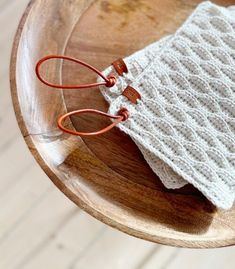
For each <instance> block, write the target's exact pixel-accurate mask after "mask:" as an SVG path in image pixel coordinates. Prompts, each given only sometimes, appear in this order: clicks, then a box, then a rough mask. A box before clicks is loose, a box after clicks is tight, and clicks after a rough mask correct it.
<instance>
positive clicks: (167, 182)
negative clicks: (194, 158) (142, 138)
mask: <svg viewBox="0 0 235 269" xmlns="http://www.w3.org/2000/svg"><path fill="white" fill-rule="evenodd" d="M169 40H170V37H169V36H167V37H164V38H162V39H161V40H160V41H158V42H155V43H153V44H151V45H149V46H147V47H146V48H144V49H142V50H139V51H137V52H135V53H134V54H132V55H131V56H128V57H126V58H125V59H124V61H125V64H126V65H127V68H128V74H123V76H119V75H118V74H117V72H116V71H115V69H114V67H113V66H110V67H108V68H107V69H106V70H104V71H103V72H102V73H103V74H104V75H105V76H106V77H108V76H109V75H111V74H114V75H115V76H116V78H117V83H116V84H115V85H114V86H113V87H112V88H109V89H107V88H106V87H100V89H101V92H102V94H103V96H104V97H105V99H106V100H107V101H108V102H109V103H111V102H112V101H114V100H115V99H116V98H117V97H118V96H119V95H120V94H121V93H122V90H123V89H125V88H126V87H127V85H128V84H130V83H131V82H133V81H134V79H135V78H137V77H138V76H139V75H140V74H141V73H142V72H143V71H144V70H145V68H146V67H147V66H148V65H149V64H151V62H152V61H153V59H154V58H155V57H156V56H157V55H158V53H159V52H160V50H161V49H162V48H163V47H164V46H165V45H166V44H167V42H168V41H169ZM98 81H99V82H101V81H102V78H100V77H99V78H98ZM134 141H135V140H134ZM135 143H136V144H137V146H138V147H139V149H140V151H141V152H142V154H143V156H144V158H145V160H146V161H147V163H148V164H149V166H150V167H151V168H152V170H153V171H154V172H155V173H156V174H157V175H158V177H159V178H160V180H161V181H162V183H163V185H164V186H165V187H166V188H168V189H177V188H181V187H183V186H184V185H186V184H187V183H188V182H187V181H185V180H184V179H183V178H182V177H181V176H179V175H178V174H177V173H175V172H174V171H173V169H172V168H171V167H170V166H169V165H167V164H166V163H165V162H163V161H162V160H161V159H159V158H158V157H157V156H156V155H155V154H153V153H152V152H150V151H149V150H146V148H144V147H142V146H141V144H139V143H138V141H135Z"/></svg>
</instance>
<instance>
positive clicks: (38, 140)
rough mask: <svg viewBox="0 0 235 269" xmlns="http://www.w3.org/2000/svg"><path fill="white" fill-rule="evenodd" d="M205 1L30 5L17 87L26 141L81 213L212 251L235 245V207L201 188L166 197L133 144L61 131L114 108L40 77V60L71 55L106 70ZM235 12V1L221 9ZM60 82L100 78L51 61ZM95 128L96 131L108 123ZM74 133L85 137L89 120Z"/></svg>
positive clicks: (16, 52)
mask: <svg viewBox="0 0 235 269" xmlns="http://www.w3.org/2000/svg"><path fill="white" fill-rule="evenodd" d="M199 2H200V1H196V0H191V1H186V0H185V1H184V0H177V1H175V0H165V1H162V0H157V1H153V0H142V1H141V0H138V1H127V0H122V1H117V0H109V1H101V0H98V1H91V0H89V1H85V0H71V1H69V3H68V2H67V1H63V0H58V1H53V0H50V1H46V0H35V1H32V2H31V3H30V5H29V6H28V8H27V10H26V12H25V15H24V16H23V18H22V20H21V23H20V25H19V29H18V32H17V35H16V38H15V43H14V47H13V51H12V61H11V88H12V99H13V102H14V107H15V112H16V116H17V120H18V123H19V126H20V128H21V131H22V134H23V136H24V138H25V140H26V142H27V144H28V146H29V148H30V150H31V152H32V153H33V155H34V157H35V158H36V160H37V161H38V163H39V164H40V165H41V167H42V168H43V169H44V171H45V172H46V173H47V175H48V176H49V177H50V179H51V180H52V181H53V182H54V183H55V184H56V185H57V187H58V188H59V189H60V190H61V191H62V192H64V193H65V194H66V195H67V196H68V197H69V198H70V199H71V200H72V201H74V202H75V203H76V204H77V205H78V206H79V207H81V208H83V209H84V210H85V211H87V212H88V213H90V214H91V215H93V216H94V217H96V218H97V219H99V220H101V221H103V222H105V223H107V224H108V225H111V226H112V227H115V228H117V229H119V230H121V231H124V232H126V233H128V234H131V235H134V236H137V237H140V238H143V239H146V240H150V241H153V242H158V243H162V244H169V245H173V246H183V247H194V248H209V247H221V246H227V245H233V244H235V228H234V227H235V226H234V224H235V207H233V208H232V209H231V210H230V211H221V210H216V209H215V208H214V207H213V206H212V205H211V204H210V203H209V202H208V201H207V200H206V199H205V198H204V197H203V196H202V195H201V194H200V193H199V192H198V191H197V190H195V189H194V188H193V187H192V186H187V187H185V188H182V189H180V190H177V191H172V190H167V189H165V188H164V187H163V185H162V184H161V183H160V181H159V179H158V178H157V176H155V175H154V174H153V173H152V171H151V170H150V168H149V167H148V165H147V164H146V163H145V161H144V159H143V157H142V155H141V154H140V152H139V150H138V149H137V147H136V146H135V145H134V143H133V142H132V141H131V139H130V138H129V137H127V136H126V135H124V134H123V133H121V132H120V131H119V130H117V129H115V130H113V131H112V132H109V133H107V134H105V135H104V136H100V137H97V138H92V139H81V138H78V137H72V136H68V135H65V134H63V133H61V132H60V131H59V130H58V128H57V127H56V119H57V117H58V116H59V115H61V114H63V113H64V112H66V111H67V110H71V109H75V108H76V109H77V108H80V107H92V108H98V109H102V110H107V104H106V103H105V101H104V99H103V98H102V97H101V94H100V93H99V92H98V90H94V89H93V90H87V91H73V90H71V91H64V92H62V91H60V90H59V91H58V90H57V91H56V90H54V91H53V90H51V89H49V88H48V87H45V86H43V85H42V84H41V83H39V82H38V80H37V79H36V77H35V74H34V66H35V63H36V61H37V60H38V59H39V58H40V57H42V56H44V55H46V54H51V53H53V54H54V53H57V54H65V53H66V54H69V55H71V56H75V57H78V58H80V59H82V60H85V61H87V62H89V63H91V64H93V65H95V66H96V67H98V68H99V69H103V68H105V67H106V66H108V65H109V64H110V62H112V61H113V60H115V59H116V58H117V57H119V56H125V55H128V54H130V53H132V52H134V51H136V50H137V49H139V48H141V47H144V46H145V45H147V44H148V43H150V42H152V41H155V40H157V39H159V38H160V37H162V36H164V35H166V34H169V33H173V32H174V31H175V29H176V28H177V27H179V25H180V24H181V23H182V22H183V21H184V19H185V18H186V17H187V16H188V15H189V14H190V12H191V11H192V9H193V8H194V7H195V6H196V5H197V4H198V3H199ZM217 3H220V4H226V5H230V4H235V1H234V0H230V1H225V0H223V1H222V0H221V1H217ZM46 73H47V77H48V79H50V80H51V81H54V82H56V81H57V82H58V81H63V83H68V82H69V81H70V82H71V81H72V82H73V83H76V82H80V83H81V82H84V81H87V80H88V79H89V80H93V79H95V78H94V77H92V74H90V73H89V74H87V72H86V71H85V70H82V69H81V70H80V69H79V72H78V70H77V69H76V68H74V66H73V65H71V64H68V63H64V64H63V65H62V64H61V62H52V63H50V64H49V65H48V66H47V68H46ZM88 123H90V125H91V124H92V128H94V129H97V128H99V127H100V125H101V124H105V123H104V122H103V121H100V120H98V121H94V119H93V118H90V119H89V121H88ZM68 124H70V125H71V128H78V127H79V130H81V129H82V128H86V129H87V122H85V120H84V119H83V118H81V119H79V121H78V120H77V119H76V118H73V119H72V121H71V122H69V123H68Z"/></svg>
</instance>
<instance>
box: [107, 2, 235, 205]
mask: <svg viewBox="0 0 235 269" xmlns="http://www.w3.org/2000/svg"><path fill="white" fill-rule="evenodd" d="M234 14H235V10H234V8H233V7H231V8H227V9H226V8H222V7H219V6H217V5H215V4H212V3H210V2H203V3H202V4H200V5H199V6H198V7H197V9H196V10H195V11H194V12H193V14H192V15H191V16H190V17H189V18H188V20H187V21H186V22H185V23H184V25H183V26H182V27H181V28H180V29H179V30H178V31H177V32H176V34H175V35H174V36H173V37H172V38H171V39H170V40H169V41H168V42H167V45H166V46H165V47H164V48H163V49H162V50H160V52H159V54H158V55H157V56H155V58H154V60H153V62H152V63H151V64H150V65H149V66H148V67H147V68H146V69H145V71H144V72H143V73H141V74H140V75H139V76H138V77H137V79H135V80H134V82H133V83H132V84H131V86H132V87H133V88H135V89H136V90H137V91H138V92H139V93H140V94H141V96H142V99H141V100H139V101H138V103H137V104H136V105H135V104H132V103H131V102H130V101H128V100H127V98H126V97H124V96H122V95H119V96H118V97H117V98H116V99H115V100H113V101H112V102H111V105H110V109H109V112H110V113H111V114H116V113H117V111H118V110H119V109H120V108H121V107H126V108H127V109H128V110H129V112H130V117H129V119H128V120H127V121H125V122H122V123H120V124H119V125H118V127H119V128H120V129H121V130H123V131H124V132H126V133H127V134H129V135H130V136H131V137H132V138H133V139H134V141H135V142H136V143H137V145H138V146H139V148H140V150H142V149H143V148H144V150H145V151H146V152H149V154H152V155H153V156H157V157H158V158H159V159H161V160H162V161H163V162H164V163H166V164H167V165H169V167H171V169H173V170H174V171H175V173H177V174H178V175H179V176H180V177H182V178H183V179H184V180H186V181H187V182H189V183H191V184H193V185H194V186H195V187H196V188H198V189H199V190H200V191H201V192H202V193H203V194H204V195H205V196H206V197H207V198H208V199H209V200H210V201H211V202H212V203H214V204H215V205H216V206H218V207H219V208H223V209H229V208H230V207H232V205H233V202H234V198H235V118H234V117H235V68H234V67H235V18H234V16H233V15H234ZM106 90H107V91H108V90H109V89H106Z"/></svg>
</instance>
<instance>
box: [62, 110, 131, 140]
mask: <svg viewBox="0 0 235 269" xmlns="http://www.w3.org/2000/svg"><path fill="white" fill-rule="evenodd" d="M85 113H90V114H96V115H101V116H104V117H107V118H111V119H115V121H114V122H113V123H111V124H110V125H109V126H107V127H105V128H104V129H101V130H99V131H95V132H86V133H85V132H79V131H75V130H72V129H68V128H66V127H64V125H63V123H64V121H65V119H66V118H68V117H70V116H74V115H80V114H85ZM128 117H129V112H128V110H127V109H125V108H123V109H120V110H119V111H118V113H117V115H116V116H114V115H110V114H107V113H105V112H102V111H99V110H95V109H80V110H75V111H72V112H68V113H66V114H64V115H63V116H61V117H60V118H59V120H58V126H59V128H60V129H61V130H62V131H64V132H65V133H68V134H72V135H77V136H96V135H100V134H103V133H106V132H108V131H109V130H111V129H112V128H114V127H115V126H116V125H117V124H119V123H120V122H122V121H125V120H127V119H128Z"/></svg>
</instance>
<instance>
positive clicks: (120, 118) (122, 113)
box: [35, 55, 129, 136]
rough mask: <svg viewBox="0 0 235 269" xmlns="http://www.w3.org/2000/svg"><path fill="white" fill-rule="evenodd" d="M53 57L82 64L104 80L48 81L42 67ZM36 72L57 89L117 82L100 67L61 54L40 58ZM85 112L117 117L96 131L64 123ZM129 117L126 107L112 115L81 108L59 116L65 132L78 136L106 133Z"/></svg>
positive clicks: (40, 78) (59, 125) (112, 117)
mask: <svg viewBox="0 0 235 269" xmlns="http://www.w3.org/2000/svg"><path fill="white" fill-rule="evenodd" d="M52 59H59V60H68V61H71V62H74V63H77V64H80V65H82V66H85V67H87V68H88V69H90V70H91V71H93V72H95V73H96V74H97V75H99V76H100V77H101V78H103V80H104V81H103V82H96V83H88V84H82V85H59V84H54V83H50V82H48V81H46V80H45V79H44V78H43V77H42V76H41V74H40V68H41V66H42V64H43V63H45V62H46V61H49V60H52ZM35 72H36V75H37V77H38V79H39V80H40V81H41V82H42V83H43V84H45V85H47V86H49V87H51V88H56V89H87V88H93V87H98V86H106V87H108V88H111V87H113V86H114V85H115V83H116V77H115V76H113V75H110V76H109V77H105V76H104V75H103V74H102V73H101V72H100V71H99V70H98V69H96V68H95V67H93V66H91V65H89V64H88V63H85V62H83V61H80V60H78V59H75V58H72V57H67V56H61V55H48V56H46V57H43V58H42V59H41V60H39V61H38V62H37V64H36V67H35ZM85 113H91V114H97V115H101V116H104V117H108V118H111V119H115V121H114V122H113V123H111V124H110V125H109V126H107V127H105V128H103V129H101V130H98V131H95V132H79V131H75V130H72V129H69V128H66V127H64V125H63V123H64V121H65V120H66V118H68V117H70V116H73V115H80V114H85ZM128 117H129V112H128V110H127V109H126V108H122V109H120V110H119V111H118V113H117V115H110V114H108V113H105V112H102V111H99V110H95V109H80V110H75V111H71V112H68V113H66V114H64V115H62V116H61V117H59V118H58V122H57V123H58V127H59V128H60V129H61V130H62V131H63V132H65V133H68V134H71V135H76V136H96V135H100V134H103V133H106V132H107V131H109V130H111V129H112V128H114V127H115V126H116V125H117V124H119V123H120V122H122V121H125V120H127V119H128Z"/></svg>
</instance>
